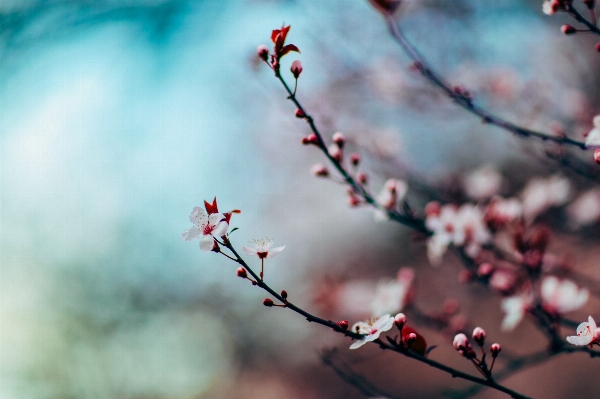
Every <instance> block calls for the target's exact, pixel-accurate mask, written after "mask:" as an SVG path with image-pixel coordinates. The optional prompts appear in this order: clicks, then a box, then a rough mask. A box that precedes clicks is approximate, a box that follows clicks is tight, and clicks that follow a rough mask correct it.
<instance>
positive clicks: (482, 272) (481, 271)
mask: <svg viewBox="0 0 600 399" xmlns="http://www.w3.org/2000/svg"><path fill="white" fill-rule="evenodd" d="M493 271H494V266H492V265H491V264H490V263H487V262H486V263H482V264H481V265H479V267H478V268H477V275H478V276H479V277H487V276H489V275H490V274H492V272H493Z"/></svg>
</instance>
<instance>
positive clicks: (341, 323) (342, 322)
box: [337, 320, 348, 331]
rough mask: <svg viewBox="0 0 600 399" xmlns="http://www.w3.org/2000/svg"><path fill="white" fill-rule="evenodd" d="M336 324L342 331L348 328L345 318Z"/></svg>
mask: <svg viewBox="0 0 600 399" xmlns="http://www.w3.org/2000/svg"><path fill="white" fill-rule="evenodd" d="M337 325H338V326H339V327H340V328H341V329H342V330H344V331H346V330H347V329H348V322H347V321H346V320H342V321H340V322H339V323H337Z"/></svg>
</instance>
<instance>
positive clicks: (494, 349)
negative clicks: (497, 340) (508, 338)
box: [490, 344, 502, 357]
mask: <svg viewBox="0 0 600 399" xmlns="http://www.w3.org/2000/svg"><path fill="white" fill-rule="evenodd" d="M501 350H502V347H501V346H500V344H492V346H490V352H491V353H492V357H497V356H498V353H500V351H501Z"/></svg>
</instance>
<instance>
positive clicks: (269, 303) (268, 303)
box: [263, 298, 273, 308]
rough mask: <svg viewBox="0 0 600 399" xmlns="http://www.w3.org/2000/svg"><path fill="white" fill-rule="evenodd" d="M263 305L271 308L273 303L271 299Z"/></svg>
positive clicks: (266, 299) (266, 300) (267, 299)
mask: <svg viewBox="0 0 600 399" xmlns="http://www.w3.org/2000/svg"><path fill="white" fill-rule="evenodd" d="M263 305H265V306H266V307H269V308H270V307H271V306H273V301H272V300H271V299H269V298H265V300H264V301H263Z"/></svg>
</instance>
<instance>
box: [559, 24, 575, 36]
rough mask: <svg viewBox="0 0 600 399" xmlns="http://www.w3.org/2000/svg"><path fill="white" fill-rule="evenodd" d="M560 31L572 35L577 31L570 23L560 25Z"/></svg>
mask: <svg viewBox="0 0 600 399" xmlns="http://www.w3.org/2000/svg"><path fill="white" fill-rule="evenodd" d="M560 31H561V32H562V33H564V34H565V35H572V34H573V33H575V32H577V29H575V28H574V27H573V26H571V25H563V26H561V27H560Z"/></svg>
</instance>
